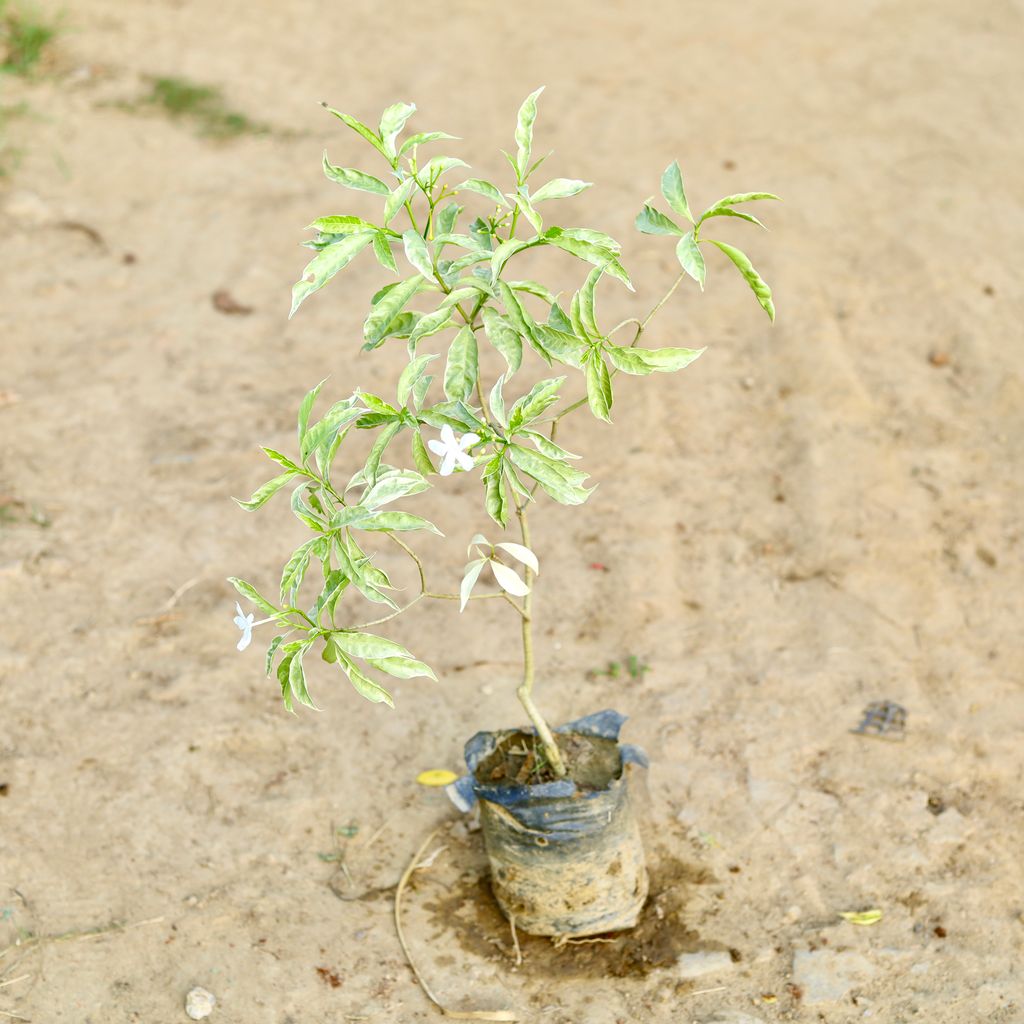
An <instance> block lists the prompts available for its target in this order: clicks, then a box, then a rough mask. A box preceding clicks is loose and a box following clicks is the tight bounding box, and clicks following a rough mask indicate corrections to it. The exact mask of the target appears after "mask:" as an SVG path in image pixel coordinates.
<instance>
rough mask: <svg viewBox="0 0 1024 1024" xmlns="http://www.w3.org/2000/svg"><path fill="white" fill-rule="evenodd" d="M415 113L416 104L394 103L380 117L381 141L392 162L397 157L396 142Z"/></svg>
mask: <svg viewBox="0 0 1024 1024" xmlns="http://www.w3.org/2000/svg"><path fill="white" fill-rule="evenodd" d="M415 112H416V104H415V103H394V104H392V105H391V106H390V107H388V108H387V110H385V111H384V113H383V114H381V116H380V140H381V142H382V143H383V145H384V151H385V152H386V153H387V155H388V157H389V158H390V159H391V160H392V161H394V158H395V157H396V156H397V153H396V151H395V140H396V139H397V138H398V136H399V134H400V133H401V131H402V129H403V128H404V127H405V122H406V121H408V120H409V118H410V117H412V115H413V114H414V113H415Z"/></svg>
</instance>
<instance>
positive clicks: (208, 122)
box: [128, 77, 267, 139]
mask: <svg viewBox="0 0 1024 1024" xmlns="http://www.w3.org/2000/svg"><path fill="white" fill-rule="evenodd" d="M128 106H129V107H139V106H142V107H155V108H157V109H159V110H161V111H163V112H164V113H165V114H167V115H168V116H169V117H172V118H175V119H183V120H189V121H191V122H193V123H194V124H195V125H196V126H197V127H198V128H199V131H200V133H201V134H203V135H207V136H210V137H213V138H221V139H224V138H231V137H234V136H236V135H251V134H261V133H263V132H265V131H266V130H267V129H266V127H265V126H264V125H261V124H257V123H256V122H254V121H251V120H249V118H248V117H246V115H245V114H240V113H239V112H238V111H235V110H231V109H229V108H228V107H227V106H226V105H225V103H224V99H223V97H222V96H221V92H220V90H219V89H217V88H216V87H214V86H210V85H198V84H196V83H195V82H189V81H187V80H186V79H184V78H174V77H169V78H155V79H153V83H152V88H151V89H150V91H149V93H148V94H147V95H145V96H143V97H142V99H141V100H139V101H138V102H137V103H135V104H128Z"/></svg>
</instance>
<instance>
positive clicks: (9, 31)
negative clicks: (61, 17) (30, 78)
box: [0, 0, 57, 76]
mask: <svg viewBox="0 0 1024 1024" xmlns="http://www.w3.org/2000/svg"><path fill="white" fill-rule="evenodd" d="M56 34H57V27H56V26H55V25H53V24H51V23H50V22H47V21H46V20H44V19H43V17H42V16H41V15H40V14H38V13H36V12H35V11H34V10H33V9H32V8H31V7H29V6H28V5H26V4H17V5H12V4H10V3H9V2H8V0H0V71H3V72H6V73H7V74H11V75H22V76H27V75H30V74H31V73H32V72H33V70H35V67H36V65H37V64H38V63H39V61H40V60H41V59H42V56H43V51H44V50H45V49H46V47H47V46H49V44H50V43H51V42H52V41H53V38H54V36H56Z"/></svg>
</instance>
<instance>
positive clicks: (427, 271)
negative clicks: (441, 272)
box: [402, 228, 434, 280]
mask: <svg viewBox="0 0 1024 1024" xmlns="http://www.w3.org/2000/svg"><path fill="white" fill-rule="evenodd" d="M402 242H403V244H404V245H405V256H406V259H408V261H409V262H410V263H411V264H412V265H413V266H414V267H415V268H416V269H417V270H418V271H419V272H420V273H421V274H422V275H423V276H424V277H425V278H427V279H428V280H429V279H430V278H432V277H433V276H434V264H433V262H432V261H431V259H430V250H429V249H427V243H426V242H425V241H424V240H423V236H422V235H421V234H420V233H419V232H418V231H414V230H413V229H412V228H409V230H408V231H406V232H405V234H403V235H402Z"/></svg>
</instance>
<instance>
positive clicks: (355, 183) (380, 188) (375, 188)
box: [324, 151, 391, 196]
mask: <svg viewBox="0 0 1024 1024" xmlns="http://www.w3.org/2000/svg"><path fill="white" fill-rule="evenodd" d="M324 174H326V175H327V177H328V178H329V179H330V180H331V181H336V182H337V183H338V184H339V185H344V186H345V188H354V189H357V190H358V191H360V192H374V193H376V194H377V195H379V196H389V195H391V189H389V188H388V187H387V185H385V184H384V182H383V181H381V180H380V178H375V177H374V176H373V175H372V174H367V173H366V172H365V171H357V170H355V169H354V168H352V167H335V166H334V165H333V164H332V163H331V162H330V160H328V159H327V153H326V151H325V152H324Z"/></svg>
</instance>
